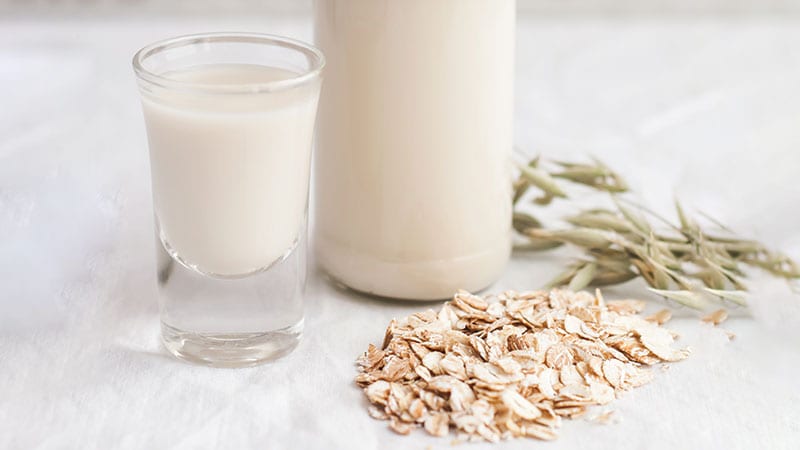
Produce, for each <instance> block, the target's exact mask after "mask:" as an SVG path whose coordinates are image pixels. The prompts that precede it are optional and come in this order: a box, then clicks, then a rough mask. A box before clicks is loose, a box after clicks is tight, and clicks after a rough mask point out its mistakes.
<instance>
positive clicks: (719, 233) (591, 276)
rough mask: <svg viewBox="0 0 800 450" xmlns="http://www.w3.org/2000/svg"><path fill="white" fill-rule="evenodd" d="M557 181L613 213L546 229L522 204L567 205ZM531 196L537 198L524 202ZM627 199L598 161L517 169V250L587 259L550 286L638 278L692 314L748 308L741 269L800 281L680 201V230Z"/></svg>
mask: <svg viewBox="0 0 800 450" xmlns="http://www.w3.org/2000/svg"><path fill="white" fill-rule="evenodd" d="M548 167H549V168H550V169H549V170H548V169H547V168H548ZM558 180H567V181H571V182H573V183H577V184H581V185H584V186H588V187H590V188H592V189H594V190H595V191H599V192H605V193H609V194H610V195H611V196H612V200H613V205H614V206H613V207H610V208H593V209H585V210H578V211H577V213H576V214H574V215H572V216H570V217H567V218H566V222H567V223H568V224H569V226H568V227H565V228H556V229H554V228H547V227H545V226H544V225H543V223H542V222H541V221H539V220H538V219H536V218H535V217H533V216H532V215H531V214H530V213H529V210H530V206H529V202H527V201H525V199H527V198H529V197H533V198H532V203H533V204H535V205H539V206H544V205H548V204H550V203H551V202H553V201H554V200H555V199H559V198H561V199H568V194H567V193H566V192H567V191H566V189H565V188H564V187H562V186H561V185H560V184H559V183H558ZM531 189H535V190H536V191H538V193H536V194H534V195H533V196H531V195H528V194H529V192H530V191H531ZM627 191H628V185H627V183H626V182H625V180H624V179H623V178H622V177H621V176H620V175H619V174H618V173H616V172H614V171H613V170H611V169H610V168H609V167H608V166H606V165H605V164H603V163H602V162H600V161H597V160H595V161H593V162H592V163H587V164H578V163H568V162H562V161H556V162H552V163H547V164H546V163H545V162H544V161H543V160H542V159H541V158H535V159H534V160H532V161H531V162H530V163H528V164H526V165H521V166H520V176H519V178H518V179H517V180H516V181H515V183H514V206H515V212H514V219H513V223H514V229H515V230H516V231H517V232H518V233H519V234H520V235H521V236H524V237H525V238H526V239H525V243H523V244H520V245H519V246H517V249H518V250H529V251H541V250H551V249H554V248H558V247H561V246H563V245H565V244H570V245H572V246H577V247H579V248H581V249H582V250H583V251H584V255H583V256H582V257H581V258H580V259H578V260H576V261H575V262H573V263H572V264H571V265H569V266H568V267H567V269H566V270H565V271H564V272H563V273H562V274H560V275H559V276H557V277H556V278H555V279H553V280H552V281H551V283H550V286H569V288H570V289H573V290H580V289H583V288H585V287H587V286H590V285H591V286H609V285H615V284H620V283H624V282H627V281H630V280H632V279H635V278H642V279H643V280H644V281H645V282H646V283H647V284H648V286H649V287H650V290H651V291H652V292H654V293H656V294H658V295H660V296H662V297H664V298H666V299H669V300H671V301H674V302H677V303H679V304H682V305H685V306H689V307H691V308H696V309H703V308H705V306H706V305H707V304H708V301H707V300H708V299H717V300H719V301H722V302H723V303H726V304H728V305H746V303H747V295H746V291H747V285H746V283H745V281H746V279H747V275H746V272H745V268H746V267H757V268H760V269H763V270H765V271H766V272H768V273H770V274H772V275H773V276H775V277H779V278H784V279H787V280H797V279H800V267H799V266H798V265H797V263H796V262H795V261H794V260H792V259H791V258H790V257H788V256H787V255H784V254H782V253H780V252H775V251H772V250H770V249H769V248H767V247H766V246H765V245H764V244H762V243H760V242H758V241H755V240H751V239H744V238H741V237H738V236H736V235H735V234H734V233H733V232H732V231H731V230H730V229H728V228H727V227H725V226H724V225H722V224H720V223H719V222H717V221H715V220H714V219H712V218H710V217H708V216H707V215H704V214H701V215H702V216H704V219H705V220H706V221H708V222H711V224H712V225H713V226H714V229H713V230H712V229H709V227H705V228H704V227H701V225H700V224H699V223H700V222H699V221H698V220H696V219H695V218H694V217H691V216H689V215H688V214H687V213H686V211H685V209H684V208H683V207H682V205H681V204H680V203H679V202H677V201H676V203H675V210H676V216H677V222H671V221H670V220H668V219H665V218H663V217H661V216H659V215H658V214H656V213H654V212H653V211H652V210H650V209H648V208H645V207H643V206H640V205H636V204H634V203H632V202H630V201H628V200H626V199H624V198H623V197H622V195H621V194H623V193H625V192H627ZM654 222H655V223H657V225H654Z"/></svg>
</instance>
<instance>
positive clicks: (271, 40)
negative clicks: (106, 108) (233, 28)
mask: <svg viewBox="0 0 800 450" xmlns="http://www.w3.org/2000/svg"><path fill="white" fill-rule="evenodd" d="M213 42H231V43H255V44H262V45H271V46H277V47H283V48H286V49H289V50H294V51H297V52H299V53H302V54H303V55H305V56H306V58H307V59H308V61H309V65H310V67H309V68H308V69H307V70H305V71H303V72H301V73H298V74H297V76H293V77H291V78H287V79H284V80H277V81H268V82H263V83H232V84H212V83H197V82H189V81H181V80H176V79H173V78H170V77H165V76H163V75H159V74H158V73H155V72H153V71H151V70H148V69H146V68H145V67H144V61H145V60H146V59H147V58H149V57H151V56H153V55H155V54H157V53H160V52H162V51H166V50H170V49H175V48H179V47H184V46H189V45H193V44H201V43H213ZM132 63H133V71H134V73H135V74H136V76H137V78H138V79H139V80H141V81H144V82H146V83H149V84H152V85H156V86H159V87H163V88H167V89H180V90H188V91H193V92H201V93H228V94H236V93H247V94H253V93H260V92H276V91H282V90H288V89H292V88H294V87H297V86H301V85H303V84H305V83H307V82H309V81H311V80H313V79H316V78H319V77H320V75H321V73H322V69H323V68H324V67H325V55H324V54H323V53H322V51H321V50H319V49H318V48H316V47H314V46H313V45H311V44H307V43H305V42H303V41H301V40H298V39H293V38H289V37H285V36H279V35H275V34H267V33H247V32H213V33H197V34H186V35H181V36H176V37H172V38H167V39H163V40H160V41H156V42H154V43H152V44H149V45H147V46H145V47H142V48H141V49H140V50H139V51H137V52H136V54H134V55H133V61H132Z"/></svg>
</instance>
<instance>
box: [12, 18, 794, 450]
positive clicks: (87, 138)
mask: <svg viewBox="0 0 800 450" xmlns="http://www.w3.org/2000/svg"><path fill="white" fill-rule="evenodd" d="M309 25H310V24H309V22H308V20H307V19H306V18H286V19H283V18H280V17H271V18H270V17H261V18H259V17H250V18H246V19H241V20H239V19H231V18H228V19H207V20H202V21H198V20H192V21H188V20H180V19H152V20H144V19H141V20H137V21H135V22H125V21H122V20H115V19H97V20H93V19H87V18H83V19H76V20H70V19H68V18H63V19H59V20H47V21H36V20H13V21H12V20H8V19H6V20H2V19H0V448H4V449H31V448H40V449H61V448H98V449H108V448H121V449H139V448H153V449H161V448H175V449H194V448H298V449H300V448H302V449H306V448H309V449H312V448H313V449H317V448H319V449H333V448H337V449H338V448H341V449H377V448H382V449H384V448H450V446H451V444H450V440H449V439H433V438H429V437H427V436H425V434H424V433H422V432H419V433H414V435H413V436H411V437H400V436H396V435H394V434H393V433H391V432H390V431H388V430H387V428H386V426H385V424H384V423H381V422H377V421H374V420H372V419H370V418H369V417H368V416H367V414H366V411H365V409H366V402H365V400H364V398H363V396H362V394H361V392H360V391H359V390H358V389H357V388H356V387H355V386H354V384H353V382H352V379H353V376H354V375H355V368H354V364H353V360H354V358H355V357H356V356H357V355H358V354H359V353H360V352H362V351H363V350H364V349H366V347H367V345H368V344H369V343H370V342H379V340H380V339H381V338H382V336H383V329H384V326H385V325H386V324H387V323H388V321H389V319H390V318H392V317H396V316H401V315H406V314H409V313H411V312H413V311H416V310H418V309H420V308H425V307H427V306H435V304H434V305H425V304H414V303H403V302H386V301H380V300H375V299H370V298H366V297H363V296H360V295H356V294H352V293H349V292H344V291H340V290H337V289H335V288H334V287H332V286H331V285H330V284H328V283H327V282H326V281H325V280H324V279H323V278H322V276H321V275H320V274H318V273H314V274H313V276H312V277H311V279H310V285H309V289H308V301H307V322H306V323H307V334H306V336H305V338H304V340H303V342H302V344H301V345H300V346H299V348H298V349H297V350H296V351H295V352H294V353H292V354H291V355H290V356H288V357H286V358H284V359H282V360H280V361H277V362H275V363H273V364H269V365H266V366H262V367H258V368H253V369H244V370H218V369H209V368H205V367H196V366H191V365H188V364H184V363H181V362H178V361H176V360H173V359H172V358H171V357H169V356H168V355H167V354H166V353H165V352H164V350H163V349H162V348H161V347H160V344H159V341H158V311H157V305H156V300H155V294H154V285H155V281H154V268H153V266H154V261H153V259H154V258H153V243H152V220H151V212H150V208H151V205H150V199H149V195H150V194H149V178H148V167H147V155H146V141H145V133H144V128H143V123H142V118H141V113H140V110H139V104H138V99H137V93H136V90H135V86H134V81H133V77H132V73H131V69H130V65H129V61H130V57H131V56H132V55H133V53H134V51H135V50H136V49H137V48H138V47H140V46H142V45H144V44H146V43H149V42H151V41H154V40H156V39H159V38H163V37H167V36H170V35H177V34H183V33H187V32H197V31H208V30H255V31H265V32H272V33H279V34H287V35H291V36H295V37H300V38H306V39H307V38H308V37H309V35H310V26H309ZM799 25H800V23H798V22H797V21H791V20H783V19H779V18H759V19H750V20H746V19H742V18H739V19H714V18H694V19H689V18H683V19H681V18H671V19H625V20H623V19H591V18H582V19H576V18H573V19H568V18H562V19H557V18H525V17H522V18H520V30H519V45H518V54H519V65H518V75H519V80H518V108H517V141H518V143H519V145H520V147H522V148H524V149H529V150H530V151H531V152H533V151H541V152H543V153H545V154H547V155H549V156H563V157H581V156H583V155H586V154H587V153H591V154H594V155H597V156H599V157H601V158H602V159H604V160H606V161H607V162H608V163H609V164H610V165H612V166H613V167H617V168H619V169H620V170H621V171H622V172H623V173H625V174H629V179H630V181H631V184H632V185H633V187H634V188H635V189H636V190H637V191H638V192H640V194H641V198H642V200H643V201H645V202H647V203H648V204H656V205H663V206H664V207H665V208H661V209H660V210H662V211H663V212H667V208H666V207H667V206H668V205H669V204H670V203H671V200H672V196H673V194H677V195H679V196H681V197H682V198H684V199H685V200H686V203H687V204H688V205H689V206H691V207H696V208H699V209H703V210H704V211H707V212H709V213H711V214H713V215H715V216H717V217H718V218H720V219H722V220H724V221H725V222H727V223H729V224H731V225H732V226H734V228H736V229H737V230H739V231H741V232H743V233H747V234H752V235H754V236H757V237H759V238H762V239H765V240H766V241H768V242H769V243H771V244H773V245H774V246H776V247H780V248H786V249H788V250H789V252H790V253H791V254H792V255H794V256H795V257H800V230H798V225H800V214H798V206H800V187H799V186H800V184H798V182H797V176H798V175H797V174H798V169H800V152H798V150H797V149H798V148H800V126H798V124H800V83H798V80H799V79H800V57H798V55H800V26H799ZM565 261H566V260H565V259H564V257H563V256H558V255H551V256H540V257H516V258H515V260H514V261H513V263H512V264H511V266H510V267H509V268H508V270H507V273H506V275H505V277H504V278H503V279H502V280H501V281H500V282H498V283H497V285H496V286H495V287H494V288H493V290H494V291H497V290H501V289H506V288H515V289H520V290H522V289H529V288H536V287H537V286H539V285H541V284H542V283H544V282H545V281H546V280H547V279H549V278H550V277H551V276H552V275H554V274H555V273H556V272H558V271H559V265H561V264H563V263H564V262H565ZM751 285H752V288H753V291H754V294H755V295H754V297H755V298H754V299H753V304H754V307H753V308H752V309H750V310H740V311H738V312H737V314H736V317H734V318H733V319H731V320H730V321H729V322H728V323H726V324H725V327H726V328H727V329H729V330H731V331H733V332H734V333H736V334H737V336H738V337H737V339H736V340H734V341H732V342H728V339H727V338H726V337H725V334H724V333H723V332H722V331H721V330H718V329H712V328H711V327H708V326H702V325H700V324H699V323H698V320H697V317H696V315H695V314H694V313H692V312H690V311H679V312H678V313H677V315H678V316H679V317H678V318H677V319H675V320H674V322H673V323H672V324H671V325H672V327H673V328H675V329H677V330H679V331H680V332H681V333H682V335H683V338H682V339H681V342H682V343H685V344H687V345H691V346H692V347H693V349H694V353H693V354H692V356H691V358H690V359H689V360H688V361H686V362H684V363H680V364H675V365H673V366H672V367H671V369H670V370H668V371H666V372H662V371H660V370H659V371H657V377H656V380H655V381H654V382H653V383H652V384H651V385H648V386H646V387H644V388H642V389H639V390H637V391H635V392H630V393H627V394H626V395H624V396H623V397H622V398H621V399H620V400H618V401H617V402H615V403H614V404H613V405H611V407H610V408H611V409H614V410H616V415H615V417H616V420H615V423H613V424H611V425H607V426H601V425H596V424H591V423H588V422H586V421H575V422H567V423H566V424H565V425H564V427H563V433H562V438H561V439H560V440H559V441H558V443H557V444H554V445H548V447H552V448H555V447H556V446H557V447H558V448H563V449H586V450H589V449H606V448H620V449H642V448H654V449H667V448H714V449H748V448H770V449H790V448H798V447H800V412H799V411H800V407H799V406H798V404H800V388H798V385H797V377H798V376H799V375H800V339H799V338H798V333H799V330H800V298H798V296H797V295H793V294H791V292H790V291H789V289H788V288H787V287H786V286H785V285H784V284H782V283H779V282H774V281H769V280H767V279H765V278H764V277H758V278H757V279H756V280H755V281H753V282H751ZM641 292H642V289H641V286H640V285H638V284H632V285H630V286H626V287H624V288H622V289H616V290H610V291H608V293H607V295H606V296H607V297H611V296H615V295H625V296H631V295H632V296H639V295H642V294H641ZM648 298H650V297H648ZM651 299H652V300H653V301H652V304H651V306H650V309H651V310H656V309H658V308H661V307H662V306H663V304H662V303H661V301H659V300H657V299H653V298H651ZM544 445H545V444H542V443H538V442H532V441H514V442H508V443H504V444H503V445H502V447H500V446H498V448H509V449H515V448H519V449H521V448H535V447H538V446H544ZM469 448H475V449H482V448H490V446H488V445H483V444H481V445H475V446H470V447H469ZM492 448H494V447H492Z"/></svg>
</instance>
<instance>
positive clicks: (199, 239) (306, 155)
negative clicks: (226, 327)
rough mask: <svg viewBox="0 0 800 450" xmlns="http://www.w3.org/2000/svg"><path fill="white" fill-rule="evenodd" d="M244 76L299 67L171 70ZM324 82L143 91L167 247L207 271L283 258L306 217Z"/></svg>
mask: <svg viewBox="0 0 800 450" xmlns="http://www.w3.org/2000/svg"><path fill="white" fill-rule="evenodd" d="M166 76H167V77H168V78H171V79H174V80H180V81H183V82H189V83H202V84H225V85H241V84H253V83H266V82H271V81H276V80H284V79H289V78H292V77H295V76H296V74H295V73H293V72H290V71H287V70H283V69H278V68H272V67H265V66H257V65H238V64H237V65H234V64H222V65H208V66H198V67H195V68H192V69H189V70H184V71H180V72H171V73H169V74H166ZM318 91H319V83H318V82H314V83H310V84H304V85H302V86H300V87H296V88H293V89H289V90H286V91H281V92H273V93H259V94H256V93H245V94H242V93H236V94H232V93H226V94H220V93H213V94H212V93H205V94H203V93H198V92H196V91H181V90H175V89H172V90H169V91H167V90H164V89H160V88H154V89H152V90H151V91H150V92H145V93H143V107H144V116H145V122H146V124H147V131H148V133H147V134H148V139H149V144H150V163H151V169H152V181H153V203H154V207H155V212H156V218H157V221H158V225H159V230H160V233H161V238H162V240H163V241H165V243H166V245H167V246H168V247H169V248H170V251H171V252H172V253H173V254H175V256H177V257H178V258H179V259H180V260H181V261H183V262H184V263H185V264H187V265H189V266H191V267H193V268H196V269H197V270H200V271H201V272H204V273H209V274H215V275H223V276H236V275H243V274H247V273H250V272H253V271H256V270H259V269H263V268H265V267H267V266H269V265H270V264H271V263H273V262H274V261H276V260H278V259H280V258H281V257H282V256H283V255H285V254H286V253H287V252H288V251H290V250H291V249H292V248H293V245H294V244H295V242H296V241H297V239H298V236H299V235H300V233H302V232H303V230H304V227H305V216H306V206H307V198H308V177H309V162H310V154H311V141H312V135H313V128H314V119H315V113H316V102H317V95H318Z"/></svg>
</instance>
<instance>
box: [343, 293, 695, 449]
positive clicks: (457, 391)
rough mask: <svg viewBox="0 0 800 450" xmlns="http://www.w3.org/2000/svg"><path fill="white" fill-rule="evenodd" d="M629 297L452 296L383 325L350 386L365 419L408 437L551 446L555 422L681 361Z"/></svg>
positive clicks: (681, 353) (658, 319)
mask: <svg viewBox="0 0 800 450" xmlns="http://www.w3.org/2000/svg"><path fill="white" fill-rule="evenodd" d="M643 308H644V303H643V302H641V301H637V300H620V301H608V302H606V301H604V300H603V298H602V296H601V294H600V292H599V291H598V292H597V293H596V295H591V294H589V293H586V292H580V293H574V292H569V291H558V290H556V291H551V292H546V291H538V292H527V293H522V294H518V293H516V292H506V293H503V294H502V295H499V296H496V297H487V298H482V297H478V296H475V295H472V294H469V293H467V292H459V293H458V294H456V295H455V297H454V298H453V300H452V301H450V302H447V303H445V304H444V306H443V307H442V309H441V310H439V311H438V312H436V311H433V310H428V311H425V312H421V313H417V314H414V315H412V316H409V317H407V318H405V319H403V320H401V321H394V320H393V321H392V322H391V323H390V324H389V328H388V329H387V330H386V338H385V339H384V342H383V345H382V347H381V348H378V347H375V346H373V345H370V347H369V349H368V350H367V352H366V353H365V354H364V355H362V356H361V357H360V358H359V360H358V363H359V367H360V373H359V374H358V376H357V377H356V382H357V383H358V385H359V386H361V387H362V388H364V392H365V393H366V395H367V398H368V399H369V401H370V402H371V403H372V406H371V407H370V410H369V413H370V415H371V416H372V417H374V418H376V419H382V420H388V421H389V422H390V424H389V426H390V428H391V429H392V430H394V431H396V432H397V433H400V434H408V433H410V432H411V431H412V430H413V429H414V428H416V427H420V426H422V427H424V428H425V430H426V431H427V432H428V433H430V434H431V435H434V436H446V435H447V434H448V433H449V431H450V429H451V428H452V429H454V430H455V431H456V433H457V434H458V435H459V437H461V438H466V439H481V438H482V439H485V440H487V441H491V442H496V441H498V440H500V439H505V438H511V437H533V438H537V439H547V440H551V439H555V438H556V437H558V433H557V430H558V428H559V427H560V425H561V420H562V418H564V417H566V418H570V419H574V418H577V417H580V416H582V415H584V414H585V413H586V412H587V408H588V407H590V406H592V405H605V404H607V403H609V402H611V401H612V400H614V398H615V397H616V395H617V394H618V393H619V392H621V391H625V390H628V389H631V388H634V387H638V386H641V385H643V384H645V383H647V382H649V381H650V380H651V378H652V374H651V372H650V370H649V369H647V368H646V367H645V366H650V365H653V364H656V363H660V362H663V361H678V360H682V359H684V358H686V357H687V356H688V354H689V351H688V350H675V349H673V348H672V343H673V340H674V335H673V333H671V332H670V331H668V330H666V329H664V328H662V327H660V324H661V323H663V322H664V321H665V319H666V320H668V317H665V316H664V315H663V314H661V315H656V316H653V317H649V318H647V319H645V318H642V317H641V316H639V314H638V313H640V312H641V311H642V309H643Z"/></svg>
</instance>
